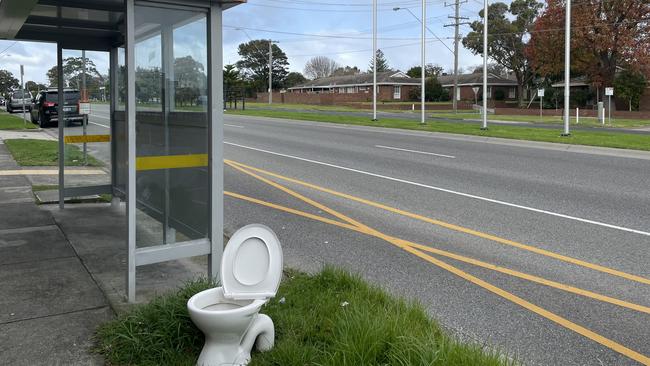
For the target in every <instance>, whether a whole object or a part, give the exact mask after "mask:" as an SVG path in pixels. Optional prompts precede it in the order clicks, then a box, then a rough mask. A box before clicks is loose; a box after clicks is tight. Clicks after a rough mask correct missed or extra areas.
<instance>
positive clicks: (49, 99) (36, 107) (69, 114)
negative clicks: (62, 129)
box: [31, 89, 83, 128]
mask: <svg viewBox="0 0 650 366" xmlns="http://www.w3.org/2000/svg"><path fill="white" fill-rule="evenodd" d="M63 95H64V97H65V103H64V104H63V112H64V115H65V123H66V126H68V125H70V124H71V123H72V122H74V121H78V122H79V123H83V116H82V115H81V114H79V97H80V94H79V90H76V89H64V90H63ZM58 106H59V91H58V90H57V89H48V90H41V91H40V92H38V94H37V95H36V98H34V102H33V104H32V109H31V119H32V122H33V123H38V125H39V126H41V128H45V127H47V126H48V125H49V124H50V122H55V121H56V122H57V123H58V121H59V116H58V112H59V110H58Z"/></svg>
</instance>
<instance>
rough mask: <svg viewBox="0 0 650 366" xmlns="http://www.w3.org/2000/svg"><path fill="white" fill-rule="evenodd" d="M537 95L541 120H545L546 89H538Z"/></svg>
mask: <svg viewBox="0 0 650 366" xmlns="http://www.w3.org/2000/svg"><path fill="white" fill-rule="evenodd" d="M537 96H538V97H539V121H540V122H542V121H543V120H544V112H543V108H544V107H543V106H544V89H537Z"/></svg>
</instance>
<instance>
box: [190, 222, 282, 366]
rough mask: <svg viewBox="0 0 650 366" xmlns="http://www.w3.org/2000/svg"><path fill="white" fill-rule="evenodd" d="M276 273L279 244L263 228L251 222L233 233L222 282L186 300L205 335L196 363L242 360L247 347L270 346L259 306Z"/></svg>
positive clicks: (269, 327) (273, 288) (270, 330)
mask: <svg viewBox="0 0 650 366" xmlns="http://www.w3.org/2000/svg"><path fill="white" fill-rule="evenodd" d="M281 277H282V248H281V246H280V242H279V241H278V239H277V237H276V236H275V234H274V233H273V232H272V231H271V230H270V229H269V228H267V227H266V226H263V225H257V224H254V225H248V226H245V227H243V228H241V229H239V230H238V231H237V232H235V234H233V236H232V238H231V239H230V240H229V241H228V244H227V245H226V249H225V250H224V253H223V257H222V258H221V283H222V286H221V287H216V288H212V289H208V290H205V291H201V292H199V293H198V294H196V295H194V296H192V297H191V298H190V299H189V300H188V302H187V309H188V311H189V314H190V318H191V319H192V321H193V322H194V324H195V325H196V326H197V328H199V329H200V330H201V331H202V332H203V334H204V335H205V344H204V346H203V350H202V351H201V354H200V356H199V359H198V361H197V365H198V366H224V365H228V366H232V365H246V364H248V362H249V361H250V353H251V350H252V348H253V347H255V348H257V349H258V350H259V351H267V350H269V349H271V348H272V347H273V344H274V339H275V329H274V327H273V321H272V320H271V318H270V317H268V316H267V315H264V314H259V311H260V309H261V307H262V306H263V305H264V304H266V302H267V301H268V300H269V299H270V298H272V297H274V296H275V293H276V292H277V289H278V286H279V284H280V279H281Z"/></svg>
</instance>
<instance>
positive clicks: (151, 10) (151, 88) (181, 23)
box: [0, 0, 245, 302]
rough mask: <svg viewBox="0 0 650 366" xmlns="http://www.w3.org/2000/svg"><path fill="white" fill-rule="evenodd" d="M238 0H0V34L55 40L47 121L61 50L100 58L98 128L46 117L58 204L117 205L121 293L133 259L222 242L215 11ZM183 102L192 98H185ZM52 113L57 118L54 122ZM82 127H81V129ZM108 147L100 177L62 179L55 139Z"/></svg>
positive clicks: (62, 146) (217, 257)
mask: <svg viewBox="0 0 650 366" xmlns="http://www.w3.org/2000/svg"><path fill="white" fill-rule="evenodd" d="M242 2H245V0H155V1H139V0H3V1H1V2H0V39H14V40H24V41H40V42H54V43H56V44H57V55H56V56H57V57H56V60H57V71H58V73H57V77H58V83H57V88H58V107H57V112H58V116H59V118H58V121H66V113H67V114H68V116H69V115H71V114H72V112H71V109H70V108H71V107H70V106H68V105H67V104H66V96H65V95H66V94H65V88H66V80H64V70H63V55H64V52H68V51H69V50H80V51H81V50H84V51H87V50H88V51H104V52H108V53H109V54H110V56H109V60H110V67H109V85H110V92H109V93H108V94H109V96H110V98H109V107H108V108H109V114H108V117H107V118H108V119H109V122H110V129H109V131H110V133H108V134H106V135H97V134H95V135H89V134H86V133H85V132H84V134H83V135H76V136H73V135H66V123H58V137H59V138H58V144H59V159H58V161H59V172H58V174H59V185H58V193H59V207H60V209H65V203H64V202H65V198H66V197H76V196H80V195H89V194H111V195H112V197H113V201H114V203H115V204H117V203H118V202H117V201H118V200H119V201H122V202H125V205H124V206H125V207H126V213H127V215H126V217H127V222H126V225H125V227H126V230H127V231H128V235H127V238H128V239H127V243H125V245H126V246H127V248H128V259H127V268H128V270H127V273H126V281H127V286H126V289H127V291H126V292H127V294H126V295H127V298H128V300H129V301H130V302H134V301H135V298H136V271H137V269H138V267H140V266H144V265H149V264H153V263H160V262H164V261H171V260H176V259H181V258H187V257H193V256H201V255H207V256H208V273H209V275H210V276H211V277H213V278H215V279H216V277H217V275H218V273H219V265H220V261H221V255H222V250H223V147H222V142H223V105H222V103H223V75H222V69H223V68H222V12H223V11H224V10H226V9H228V8H230V7H232V6H235V5H238V4H240V3H242ZM187 100H192V101H193V103H189V105H188V104H187V103H186V102H187ZM61 116H63V118H61ZM84 131H85V130H84ZM70 142H74V143H84V144H91V143H104V144H109V145H110V182H107V183H106V184H94V185H79V184H74V185H73V184H70V183H68V179H67V176H66V173H65V172H66V166H65V160H66V159H65V154H66V153H67V150H66V143H70Z"/></svg>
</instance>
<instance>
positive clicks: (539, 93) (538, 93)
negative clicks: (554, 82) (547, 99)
mask: <svg viewBox="0 0 650 366" xmlns="http://www.w3.org/2000/svg"><path fill="white" fill-rule="evenodd" d="M537 96H538V97H543V96H544V89H537Z"/></svg>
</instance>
